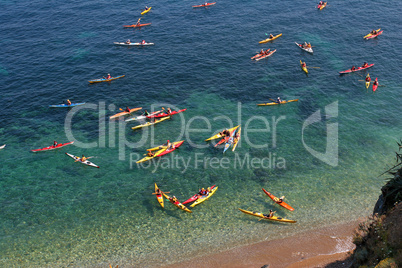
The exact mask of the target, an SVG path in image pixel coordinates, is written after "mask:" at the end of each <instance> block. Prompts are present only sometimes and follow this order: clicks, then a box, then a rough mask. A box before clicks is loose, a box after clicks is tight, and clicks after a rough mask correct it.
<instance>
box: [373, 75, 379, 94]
mask: <svg viewBox="0 0 402 268" xmlns="http://www.w3.org/2000/svg"><path fill="white" fill-rule="evenodd" d="M374 81H375V82H377V85H376V84H375V83H373V92H375V91H376V90H377V87H378V78H377V77H376V78H375V80H374Z"/></svg>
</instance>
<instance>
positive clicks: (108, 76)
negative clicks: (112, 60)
mask: <svg viewBox="0 0 402 268" xmlns="http://www.w3.org/2000/svg"><path fill="white" fill-rule="evenodd" d="M103 78H105V79H106V80H109V79H110V78H112V76H111V75H110V74H107V76H106V77H103Z"/></svg>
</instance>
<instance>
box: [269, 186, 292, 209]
mask: <svg viewBox="0 0 402 268" xmlns="http://www.w3.org/2000/svg"><path fill="white" fill-rule="evenodd" d="M262 190H263V191H264V193H265V194H266V195H268V196H269V197H270V198H271V199H272V200H274V202H275V203H277V204H278V205H280V206H282V207H284V208H286V209H289V210H290V211H293V210H295V209H294V208H292V207H291V206H289V205H288V204H286V203H285V202H283V201H282V202H280V200H279V198H278V197H276V196H274V195H273V194H271V193H270V192H268V191H267V190H265V189H264V188H262Z"/></svg>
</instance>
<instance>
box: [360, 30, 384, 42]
mask: <svg viewBox="0 0 402 268" xmlns="http://www.w3.org/2000/svg"><path fill="white" fill-rule="evenodd" d="M380 30H381V28H380V29H378V30H377V31H376V32H377V33H378V32H379V31H380ZM372 35H373V34H372V33H369V34H368V35H366V36H364V37H363V38H364V39H366V38H367V37H370V36H372Z"/></svg>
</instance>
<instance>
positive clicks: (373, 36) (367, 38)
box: [365, 30, 383, 40]
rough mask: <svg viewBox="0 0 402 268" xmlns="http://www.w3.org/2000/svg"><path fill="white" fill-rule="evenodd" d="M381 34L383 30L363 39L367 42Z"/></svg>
mask: <svg viewBox="0 0 402 268" xmlns="http://www.w3.org/2000/svg"><path fill="white" fill-rule="evenodd" d="M382 32H383V30H381V31H379V32H378V33H376V34H372V35H369V36H367V37H365V39H366V40H369V39H371V38H375V37H377V36H379V35H380V34H382Z"/></svg>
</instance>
